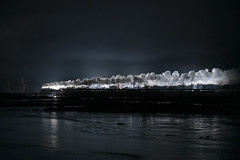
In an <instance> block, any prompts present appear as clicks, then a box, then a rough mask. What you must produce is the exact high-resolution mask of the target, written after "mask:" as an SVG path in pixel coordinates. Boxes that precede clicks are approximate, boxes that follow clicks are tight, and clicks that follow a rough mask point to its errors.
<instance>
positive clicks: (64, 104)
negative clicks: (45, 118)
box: [0, 87, 240, 114]
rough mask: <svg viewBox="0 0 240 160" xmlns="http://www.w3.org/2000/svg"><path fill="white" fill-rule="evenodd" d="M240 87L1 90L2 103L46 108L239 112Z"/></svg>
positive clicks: (105, 110) (116, 110)
mask: <svg viewBox="0 0 240 160" xmlns="http://www.w3.org/2000/svg"><path fill="white" fill-rule="evenodd" d="M239 93H240V92H239V89H236V88H227V87H226V88H224V89H221V90H220V89H219V90H216V89H201V90H200V89H198V90H192V89H65V90H61V91H53V90H42V91H41V92H40V93H33V94H30V93H29V94H20V93H2V94H0V106H1V107H32V106H35V107H36V106H39V107H43V106H44V110H46V111H82V112H172V113H174V112H176V113H197V114H240V109H239V106H240V103H239V99H240V94H239Z"/></svg>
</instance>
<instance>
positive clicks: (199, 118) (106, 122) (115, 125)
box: [0, 108, 240, 160]
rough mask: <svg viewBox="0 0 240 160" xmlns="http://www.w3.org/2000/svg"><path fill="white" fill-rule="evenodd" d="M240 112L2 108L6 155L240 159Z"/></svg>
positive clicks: (0, 132)
mask: <svg viewBox="0 0 240 160" xmlns="http://www.w3.org/2000/svg"><path fill="white" fill-rule="evenodd" d="M239 151H240V117H239V116H220V115H184V114H161V113H155V114H141V113H80V112H44V111H42V110H41V108H11V109H8V108H5V109H4V108H1V110H0V156H1V159H4V160H5V159H24V160H27V159H35V160H38V159H46V160H49V159H58V160H62V159H81V160H82V159H83V160H90V159H97V160H106V159H126V160H135V159H143V160H144V159H156V160H159V159H183V160H188V159H189V160H190V159H191V160H192V159H195V160H198V159H202V160H206V159H217V160H218V159H226V160H230V159H236V160H237V159H240V156H239Z"/></svg>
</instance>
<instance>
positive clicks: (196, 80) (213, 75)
mask: <svg viewBox="0 0 240 160" xmlns="http://www.w3.org/2000/svg"><path fill="white" fill-rule="evenodd" d="M239 80H240V72H239V70H236V69H230V70H221V69H219V68H213V69H212V71H209V70H208V69H205V70H199V71H198V72H195V71H193V70H192V71H189V72H188V73H182V74H179V72H178V71H174V72H172V73H171V72H170V71H166V72H163V73H162V74H156V73H154V72H151V73H147V74H144V73H142V74H140V75H128V76H122V75H116V76H112V77H111V78H101V77H94V78H91V79H87V78H84V79H82V80H80V79H76V80H68V81H61V82H52V83H47V84H44V85H43V86H42V89H52V90H59V89H66V88H90V89H100V88H104V89H109V88H119V89H122V88H144V87H148V88H151V87H153V86H159V87H162V86H167V87H169V86H181V85H185V86H189V85H199V84H201V85H208V84H212V85H220V86H223V85H227V84H236V83H239Z"/></svg>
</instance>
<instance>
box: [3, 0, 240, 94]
mask: <svg viewBox="0 0 240 160" xmlns="http://www.w3.org/2000/svg"><path fill="white" fill-rule="evenodd" d="M0 21H1V22H0V43H1V47H0V53H1V58H0V65H1V67H0V74H1V76H0V83H1V86H0V91H6V90H9V88H10V89H11V90H12V91H13V90H14V91H17V90H18V86H19V85H20V84H21V83H23V80H24V83H26V84H27V85H28V86H29V87H30V88H31V89H32V90H33V91H39V90H40V88H41V86H42V85H43V84H44V83H47V82H52V81H61V80H68V79H76V78H80V79H83V78H91V77H94V76H103V77H109V76H112V75H117V74H122V75H128V74H140V73H147V72H156V73H162V72H163V71H166V70H170V71H174V70H178V71H179V72H187V71H189V70H196V71H198V70H199V69H205V68H209V69H212V68H213V67H218V68H221V69H230V68H238V67H239V64H240V63H239V59H240V55H239V54H240V48H239V44H240V40H239V36H240V23H239V22H240V5H239V3H237V1H231V0H230V1H229V0H228V1H221V0H220V1H211V0H209V1H200V0H199V1H194V0H190V1H179V0H175V1H160V0H159V1H149V0H146V1H141V0H138V1H131V0H126V1H125V0H95V1H91V0H85V1H80V0H79V1H70V0H67V1H61V0H58V1H50V0H48V1H44V0H41V1H39V2H37V1H32V0H29V1H19V0H18V1H5V2H1V5H0ZM7 88H8V89H7Z"/></svg>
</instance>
